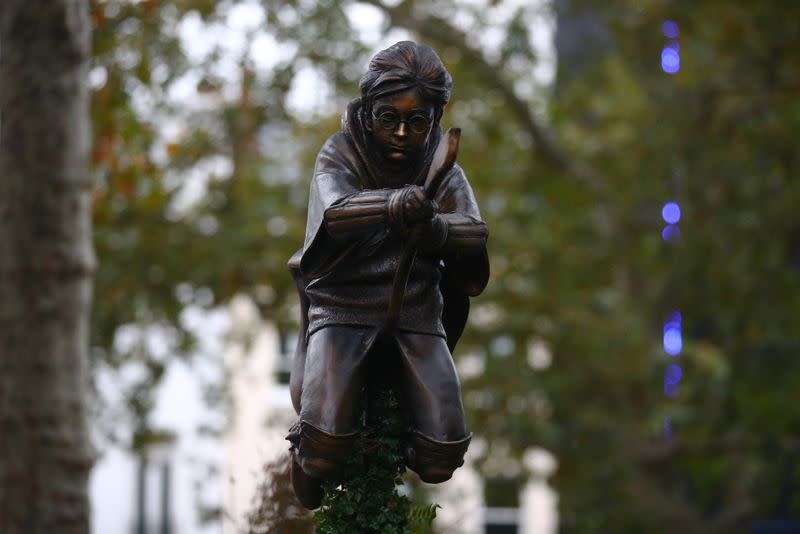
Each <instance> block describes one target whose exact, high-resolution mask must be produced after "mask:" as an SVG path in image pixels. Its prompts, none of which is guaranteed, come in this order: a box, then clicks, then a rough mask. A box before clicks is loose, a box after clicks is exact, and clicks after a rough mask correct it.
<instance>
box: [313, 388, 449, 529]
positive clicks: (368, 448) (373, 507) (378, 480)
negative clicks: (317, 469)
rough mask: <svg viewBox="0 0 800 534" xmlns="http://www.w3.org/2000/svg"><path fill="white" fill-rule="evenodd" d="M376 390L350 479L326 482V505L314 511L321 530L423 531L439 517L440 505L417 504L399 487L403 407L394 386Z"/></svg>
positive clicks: (351, 464) (402, 461) (351, 463)
mask: <svg viewBox="0 0 800 534" xmlns="http://www.w3.org/2000/svg"><path fill="white" fill-rule="evenodd" d="M373 394H375V398H374V399H372V402H370V412H371V413H366V411H365V413H364V417H363V418H362V423H363V424H362V427H361V434H360V438H359V440H358V443H357V445H356V450H355V453H354V454H353V457H352V459H351V460H350V461H349V462H348V463H347V466H346V468H345V477H344V481H343V482H342V484H341V485H340V486H335V485H333V484H327V485H326V486H325V498H324V500H323V502H322V507H321V508H320V509H319V510H317V511H316V512H315V513H314V517H315V518H316V519H317V520H318V521H319V528H318V530H317V532H319V533H320V534H349V533H350V532H364V533H365V534H370V533H371V534H402V533H405V532H411V533H413V534H416V533H420V534H422V533H424V532H426V530H425V529H426V528H428V527H430V525H431V523H432V521H433V519H434V518H435V517H436V508H437V507H438V505H430V506H427V505H426V506H414V507H412V506H411V501H410V500H409V499H408V497H406V496H405V495H401V494H400V493H398V491H397V487H398V486H399V485H401V484H402V483H403V480H402V476H403V474H404V473H405V470H406V467H405V457H404V455H403V445H402V443H403V441H402V440H403V434H404V428H403V421H402V417H401V415H400V408H399V405H398V403H397V399H396V398H395V396H394V394H393V393H392V392H391V391H389V390H379V391H377V392H373Z"/></svg>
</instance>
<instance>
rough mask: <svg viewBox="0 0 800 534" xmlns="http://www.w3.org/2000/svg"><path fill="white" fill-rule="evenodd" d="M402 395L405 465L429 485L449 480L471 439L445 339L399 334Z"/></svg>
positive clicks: (462, 460)
mask: <svg viewBox="0 0 800 534" xmlns="http://www.w3.org/2000/svg"><path fill="white" fill-rule="evenodd" d="M396 339H397V344H398V346H399V348H400V353H401V362H402V377H401V380H400V383H401V393H402V402H403V403H404V404H405V405H406V412H407V414H408V418H409V427H410V428H409V434H408V436H407V450H406V462H407V464H408V467H409V468H411V469H412V470H413V471H415V472H416V473H417V474H418V475H419V476H420V478H421V479H422V480H423V481H425V482H430V483H439V482H444V481H445V480H447V479H449V478H450V477H451V476H452V474H453V471H455V470H456V469H457V468H458V467H460V466H461V465H463V463H464V454H465V453H466V451H467V447H468V446H469V442H470V439H471V437H472V436H471V434H469V433H467V430H466V423H465V421H464V406H463V404H462V402H461V385H460V384H459V381H458V375H457V374H456V370H455V366H454V365H453V359H452V356H451V354H450V350H449V349H448V348H447V343H446V342H445V340H444V339H443V338H441V337H438V336H431V335H424V334H413V333H409V332H401V333H399V334H397V336H396Z"/></svg>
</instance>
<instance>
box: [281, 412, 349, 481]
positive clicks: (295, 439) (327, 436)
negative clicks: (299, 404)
mask: <svg viewBox="0 0 800 534" xmlns="http://www.w3.org/2000/svg"><path fill="white" fill-rule="evenodd" d="M356 435H357V434H356V433H355V432H353V433H350V434H331V433H330V432H326V431H324V430H322V429H320V428H317V427H316V426H314V425H312V424H310V423H307V422H305V421H301V422H300V423H299V424H298V425H295V427H294V428H293V429H292V431H290V433H289V436H288V437H287V439H288V440H289V441H291V442H292V449H293V451H294V454H295V458H296V459H297V463H298V464H299V465H300V467H301V468H302V469H303V471H304V472H306V473H307V474H308V475H309V476H312V477H314V478H320V479H325V480H333V481H337V480H340V479H341V477H342V472H343V469H344V465H345V463H347V460H348V459H349V458H350V456H351V455H352V453H353V449H354V447H355V440H356Z"/></svg>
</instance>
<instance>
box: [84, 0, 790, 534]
mask: <svg viewBox="0 0 800 534" xmlns="http://www.w3.org/2000/svg"><path fill="white" fill-rule="evenodd" d="M243 4H248V5H249V6H250V7H249V9H251V11H248V12H247V13H249V14H250V18H251V19H252V20H256V21H258V22H257V23H255V25H254V26H252V27H250V29H248V30H247V31H242V32H240V34H241V35H240V37H242V36H243V39H244V44H242V45H241V46H240V47H239V48H238V52H237V53H238V56H237V58H236V60H235V61H230V59H228V60H227V62H226V61H223V59H224V56H225V54H226V52H225V51H224V50H223V49H222V48H221V47H220V46H219V45H211V46H210V48H209V50H207V51H206V52H204V53H202V54H198V53H194V52H191V50H188V49H187V47H186V43H182V42H181V40H180V38H179V32H178V28H183V31H188V30H187V28H189V29H191V28H194V27H195V26H196V25H198V26H202V25H207V26H209V27H215V28H217V29H218V30H219V28H220V27H221V26H222V24H223V23H224V22H226V21H227V22H229V17H230V16H231V15H230V14H231V13H236V12H237V9H239V8H240V7H241V6H242V5H243ZM93 6H94V11H93V14H94V21H95V28H96V32H95V68H94V70H93V79H95V80H96V82H95V83H94V85H93V88H94V95H93V96H94V106H93V124H94V128H95V149H94V152H93V156H94V168H95V173H96V176H97V179H98V180H99V182H100V184H101V186H100V187H99V188H98V192H97V193H96V197H95V203H94V216H95V221H96V224H97V233H96V238H95V244H96V247H97V250H98V253H99V255H100V257H101V259H102V260H103V261H104V264H103V267H101V270H100V272H99V273H98V281H97V284H98V295H102V296H103V297H102V298H100V299H97V301H96V303H95V310H96V311H95V319H94V321H95V323H94V325H95V327H94V329H93V344H94V346H95V347H97V350H96V351H95V354H96V356H97V358H96V362H98V363H99V364H101V365H109V366H111V367H114V368H116V367H121V366H124V365H128V363H127V362H130V361H132V360H134V361H139V362H144V363H145V364H146V367H145V368H146V369H148V370H149V373H148V374H146V376H144V377H143V378H142V379H141V382H139V383H137V384H134V385H133V386H131V388H130V393H131V394H130V398H131V400H132V406H133V407H134V408H135V410H138V412H137V413H139V414H140V415H139V417H140V418H143V419H146V413H147V410H148V406H149V403H150V402H151V400H150V398H151V397H150V395H151V393H149V392H151V391H152V389H151V386H152V384H153V383H154V382H155V380H156V379H157V378H158V377H159V376H160V374H161V373H162V372H163V367H164V364H165V362H164V361H163V359H160V358H158V357H156V356H154V355H153V353H152V351H148V350H147V348H146V346H145V347H144V348H142V345H137V346H135V347H134V348H133V349H131V350H130V351H128V352H124V353H120V352H119V350H120V349H119V347H118V346H117V345H115V344H114V342H113V340H114V338H115V336H116V335H117V333H118V331H119V328H120V326H122V325H129V324H137V325H143V326H153V325H155V326H158V327H160V328H162V329H164V330H166V331H170V332H173V334H174V336H173V339H174V340H175V342H174V347H173V348H174V351H175V352H182V353H185V354H188V353H190V352H191V351H190V349H191V344H190V342H189V341H190V336H189V332H188V329H187V328H186V324H185V321H183V320H182V319H181V317H182V315H181V314H182V310H184V308H185V307H186V306H201V307H206V308H208V307H211V306H214V305H216V304H218V303H224V302H225V301H226V299H228V298H229V297H230V296H232V295H233V294H235V293H237V292H245V293H247V294H249V295H251V296H252V297H253V299H254V300H255V301H256V302H257V303H258V305H259V308H260V310H261V312H262V314H263V315H264V316H265V317H266V318H268V319H271V320H273V321H275V322H276V323H277V324H278V325H279V327H280V328H284V329H288V328H292V325H291V323H292V321H293V320H294V312H293V308H292V306H293V302H294V301H293V298H294V296H293V295H292V290H291V286H290V283H289V279H288V277H287V276H286V274H285V260H286V258H288V256H289V255H290V253H291V252H292V251H293V250H292V249H293V248H295V247H297V246H299V244H300V242H301V241H302V231H303V225H304V220H303V219H304V214H303V209H304V206H305V198H304V195H305V188H306V183H307V182H306V180H307V179H308V177H309V176H310V169H311V165H312V164H313V158H314V156H315V154H316V151H317V150H318V148H319V146H320V145H321V144H322V141H323V140H324V139H325V138H326V137H327V136H328V135H330V134H331V133H333V132H334V131H335V130H336V129H337V128H338V114H339V113H340V112H341V110H342V109H344V104H345V102H346V101H347V100H348V99H349V98H352V97H354V96H356V94H357V89H356V85H357V81H358V78H359V76H360V75H361V73H362V72H363V69H364V67H365V65H366V62H367V61H368V59H369V57H370V55H371V54H372V53H374V52H375V47H376V46H379V44H380V41H379V39H378V38H370V37H369V36H365V35H364V34H363V32H362V31H361V30H359V27H360V26H359V24H360V22H359V20H358V16H359V14H360V15H365V14H368V15H370V16H371V17H372V18H373V19H374V20H377V21H379V28H378V29H379V32H378V33H379V34H380V35H382V34H389V35H398V36H402V35H406V34H403V33H402V32H400V33H397V30H398V29H401V30H404V31H406V32H410V35H412V36H413V37H415V38H417V39H419V40H421V41H425V42H427V43H429V44H431V45H432V46H434V48H435V49H436V50H438V51H439V53H440V54H441V56H442V58H443V59H444V61H445V63H446V64H447V66H448V68H449V69H450V71H451V73H452V74H453V78H454V80H455V88H454V95H453V100H452V103H451V105H450V107H449V109H448V111H447V113H446V114H445V119H444V121H445V123H447V124H448V125H449V124H453V125H459V126H462V127H463V128H464V139H463V143H462V150H461V154H462V155H461V159H460V163H461V165H462V166H463V167H464V168H465V169H466V172H467V174H468V176H469V178H470V181H471V183H472V184H473V186H474V187H475V189H476V194H477V195H478V197H479V199H480V202H481V206H482V207H483V211H484V217H485V218H486V220H487V221H488V222H489V224H490V227H491V230H492V236H491V241H490V247H491V252H492V266H493V279H492V282H491V284H490V287H489V289H488V291H487V292H486V294H484V295H483V296H482V297H480V299H478V300H477V301H476V302H475V307H474V310H473V314H472V317H471V321H472V323H471V325H470V327H469V328H468V331H467V333H466V336H465V338H464V339H463V341H462V344H461V345H460V346H459V348H458V350H457V351H456V355H455V357H456V360H457V365H458V366H459V367H460V368H461V369H462V371H463V374H462V376H463V378H464V381H463V387H464V398H465V405H466V408H467V410H468V413H469V417H470V423H471V427H472V428H473V429H474V430H475V431H476V432H477V433H478V434H479V435H480V437H481V438H482V439H483V440H485V442H486V445H487V446H486V447H485V448H484V449H485V450H484V455H483V457H482V459H481V462H480V466H481V469H482V471H483V473H484V475H485V476H486V477H487V478H488V484H487V488H488V490H487V499H488V502H489V503H490V504H492V505H513V504H514V503H515V500H516V494H517V491H518V489H519V487H520V484H521V483H522V482H523V480H524V478H525V477H526V474H525V469H524V466H523V462H522V458H523V455H524V452H525V451H526V450H527V449H528V448H529V447H530V446H531V445H533V444H537V445H542V446H545V447H547V448H549V449H550V450H551V451H553V452H554V454H555V455H556V456H557V457H558V459H559V462H560V465H561V467H560V468H559V470H558V471H557V474H556V478H555V481H554V485H555V487H556V489H557V490H558V491H559V492H560V501H559V502H560V506H561V514H562V527H563V530H564V531H574V532H581V533H584V532H642V531H645V532H654V533H658V532H671V531H673V530H678V529H681V530H683V531H685V532H687V533H692V532H714V531H716V532H735V531H742V530H744V529H745V528H746V525H747V524H748V522H749V520H750V518H752V517H755V516H762V517H764V516H770V515H792V514H797V513H800V509H799V507H800V502H798V501H800V497H798V493H797V491H796V490H794V492H793V491H792V490H791V488H792V487H795V488H796V487H797V485H798V478H799V477H800V473H798V472H797V467H796V466H797V458H798V455H799V454H800V443H799V442H798V439H797V437H796V435H797V433H796V430H794V429H796V428H800V421H798V418H800V415H798V413H797V411H796V410H791V409H787V408H786V403H787V400H788V399H790V398H791V397H790V395H791V393H792V392H794V391H798V390H800V373H797V372H793V371H797V365H798V364H797V361H796V358H793V355H795V354H796V353H797V350H798V349H799V348H800V346H798V336H797V329H798V328H797V327H798V324H797V320H796V317H797V316H798V312H800V287H799V284H800V279H799V278H798V270H800V260H798V258H799V257H800V254H799V253H798V252H797V251H798V250H800V245H799V244H798V242H799V241H800V238H799V237H798V236H799V235H800V230H799V229H800V221H798V219H797V215H796V210H795V206H796V205H797V203H798V200H799V199H798V195H800V191H798V184H797V180H795V179H793V178H794V177H795V175H796V173H797V168H798V166H797V154H796V151H795V150H794V146H793V142H792V140H793V139H795V138H797V136H798V133H800V108H798V106H797V103H796V101H797V99H796V98H795V96H796V94H797V92H798V89H799V88H800V65H798V60H797V57H796V54H792V53H791V46H792V43H793V42H794V41H795V40H796V38H797V30H796V26H795V25H793V24H794V21H796V20H797V16H798V14H800V13H797V10H798V7H796V6H795V5H794V4H791V3H760V4H757V5H746V6H740V5H733V4H730V3H723V2H715V1H710V0H709V1H707V2H699V3H692V4H691V5H689V4H687V5H681V6H678V5H676V4H675V3H674V2H669V1H667V0H652V1H648V2H644V3H643V2H640V1H634V0H625V1H623V2H621V3H615V4H614V5H613V7H612V6H610V5H609V6H600V5H598V4H597V3H595V2H587V1H583V0H572V1H570V2H568V3H567V2H556V3H555V6H556V7H557V10H556V12H555V13H554V12H553V11H552V10H551V8H552V6H551V5H550V4H548V3H541V4H533V3H519V2H510V1H487V2H478V1H476V2H461V1H455V0H435V1H425V2H422V1H415V0H405V1H401V2H391V3H389V2H387V3H383V2H381V1H379V0H367V1H364V2H351V1H344V2H330V1H328V0H319V1H316V2H315V1H306V0H303V1H300V0H298V1H294V0H291V1H290V0H287V1H283V2H274V1H269V0H267V1H264V2H260V3H255V2H249V3H247V2H238V1H233V0H231V1H229V2H219V3H217V2H215V1H213V0H205V1H203V2H183V1H178V0H175V1H172V2H138V3H133V2H123V1H121V0H114V1H108V2H95V3H94V4H93ZM256 12H257V13H259V17H260V18H259V17H256V16H255V15H254V13H256ZM555 20H559V21H561V22H562V23H563V26H562V28H561V32H562V33H561V40H560V41H557V42H559V43H561V44H560V45H559V48H558V53H559V61H560V63H559V67H558V68H559V70H558V78H557V83H555V84H551V83H548V82H547V81H546V80H542V79H540V78H538V77H535V76H533V73H534V72H538V71H539V69H541V68H543V67H547V65H548V61H549V60H548V58H547V57H546V56H544V55H543V54H544V52H543V49H542V48H541V47H537V46H534V44H536V43H537V39H538V38H539V36H538V35H537V34H536V32H537V31H538V30H539V29H540V28H542V25H545V26H546V25H548V24H549V25H552V24H553V23H554V21H555ZM665 20H674V21H675V22H676V23H677V26H678V27H679V33H680V35H679V36H678V37H677V38H675V37H667V36H666V35H665V34H664V33H663V32H662V23H663V22H664V21H665ZM569 21H573V22H574V24H573V25H571V26H570V25H569ZM576 21H577V22H576ZM581 21H583V22H581ZM586 25H588V26H586ZM570 28H575V29H573V30H571V31H572V35H571V39H567V40H566V42H565V41H564V39H565V38H566V37H569V35H567V34H569V33H570ZM587 28H588V30H587ZM220 31H221V30H220ZM587 31H588V32H589V34H590V35H587V34H586V32H587ZM565 35H566V37H565ZM206 37H207V36H206ZM672 41H676V42H675V43H671V42H672ZM264 42H267V43H271V45H270V47H268V48H269V49H270V50H271V51H272V53H273V54H274V56H275V57H271V58H270V61H269V63H268V65H266V66H265V65H264V64H263V63H258V62H257V61H256V56H257V54H255V53H254V50H256V49H257V47H258V45H259V43H261V44H263V43H264ZM667 45H669V46H670V47H671V48H670V49H671V50H673V51H674V52H677V53H678V54H679V57H680V62H679V63H678V67H679V70H678V71H677V72H675V71H674V67H675V64H674V63H673V64H669V65H667V68H668V69H671V70H672V71H673V72H674V73H673V74H668V73H667V72H665V70H664V69H662V64H661V54H662V51H663V49H664V47H665V46H667ZM676 47H677V50H676ZM546 48H547V47H545V49H546ZM190 52H191V53H190ZM670 53H671V52H670ZM309 80H311V81H310V82H309ZM304 83H305V84H309V83H313V84H314V87H313V88H312V89H309V88H308V87H305V89H306V91H305V94H307V95H309V94H310V95H313V100H314V101H313V102H305V103H304V104H305V107H300V108H298V106H296V105H295V104H293V100H292V98H294V95H296V94H297V88H298V85H301V84H304ZM187 86H191V87H193V88H196V89H197V90H196V91H195V90H194V89H193V90H192V91H187V92H185V94H188V95H190V96H189V97H186V96H183V97H182V98H176V97H175V96H174V94H175V93H176V92H178V91H177V89H176V88H180V87H184V88H185V87H187ZM171 94H172V95H173V96H170V95H171ZM312 104H313V105H312ZM176 125H177V126H176ZM165 130H172V131H174V132H177V133H174V134H172V135H170V136H167V135H166V134H164V133H163V132H164V131H165ZM197 183H200V184H201V187H200V190H201V192H200V193H199V194H196V195H195V196H194V198H193V199H192V195H191V194H190V193H191V190H192V184H194V185H196V184H197ZM187 199H189V200H187ZM667 200H677V201H678V202H679V204H680V207H681V209H682V218H681V221H680V224H679V226H680V229H681V230H682V235H681V237H680V238H679V239H676V240H672V241H669V242H666V241H664V240H662V238H661V235H660V234H661V231H662V228H663V226H664V223H663V222H662V221H661V207H662V205H663V204H664V202H665V201H667ZM667 237H669V236H667ZM676 309H677V310H680V311H681V312H682V314H683V315H682V317H683V329H682V332H683V352H682V354H681V356H680V358H679V360H677V361H676V360H674V359H673V358H672V357H669V356H667V355H666V354H665V353H664V351H663V349H662V346H661V339H662V334H663V330H662V324H663V322H664V320H665V319H666V318H667V316H668V315H669V314H670V313H671V312H672V311H673V310H676ZM671 363H679V364H680V365H681V366H682V370H683V378H682V380H681V382H680V384H679V390H678V391H679V392H678V395H677V397H676V398H675V399H672V398H669V397H666V396H665V395H664V390H663V374H664V372H665V368H666V367H667V365H668V364H671ZM667 417H669V421H670V425H671V429H672V432H673V438H672V439H671V440H666V439H665V438H664V435H663V427H664V423H665V420H666V418H667Z"/></svg>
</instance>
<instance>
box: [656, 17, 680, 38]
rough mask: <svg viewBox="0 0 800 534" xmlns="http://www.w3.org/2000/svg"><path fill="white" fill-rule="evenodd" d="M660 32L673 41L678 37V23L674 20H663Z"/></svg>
mask: <svg viewBox="0 0 800 534" xmlns="http://www.w3.org/2000/svg"><path fill="white" fill-rule="evenodd" d="M661 31H662V32H663V33H664V35H665V36H666V37H668V38H670V39H675V38H677V37H678V35H680V33H681V31H680V29H679V28H678V23H677V22H675V21H674V20H665V21H664V22H663V23H661Z"/></svg>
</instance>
